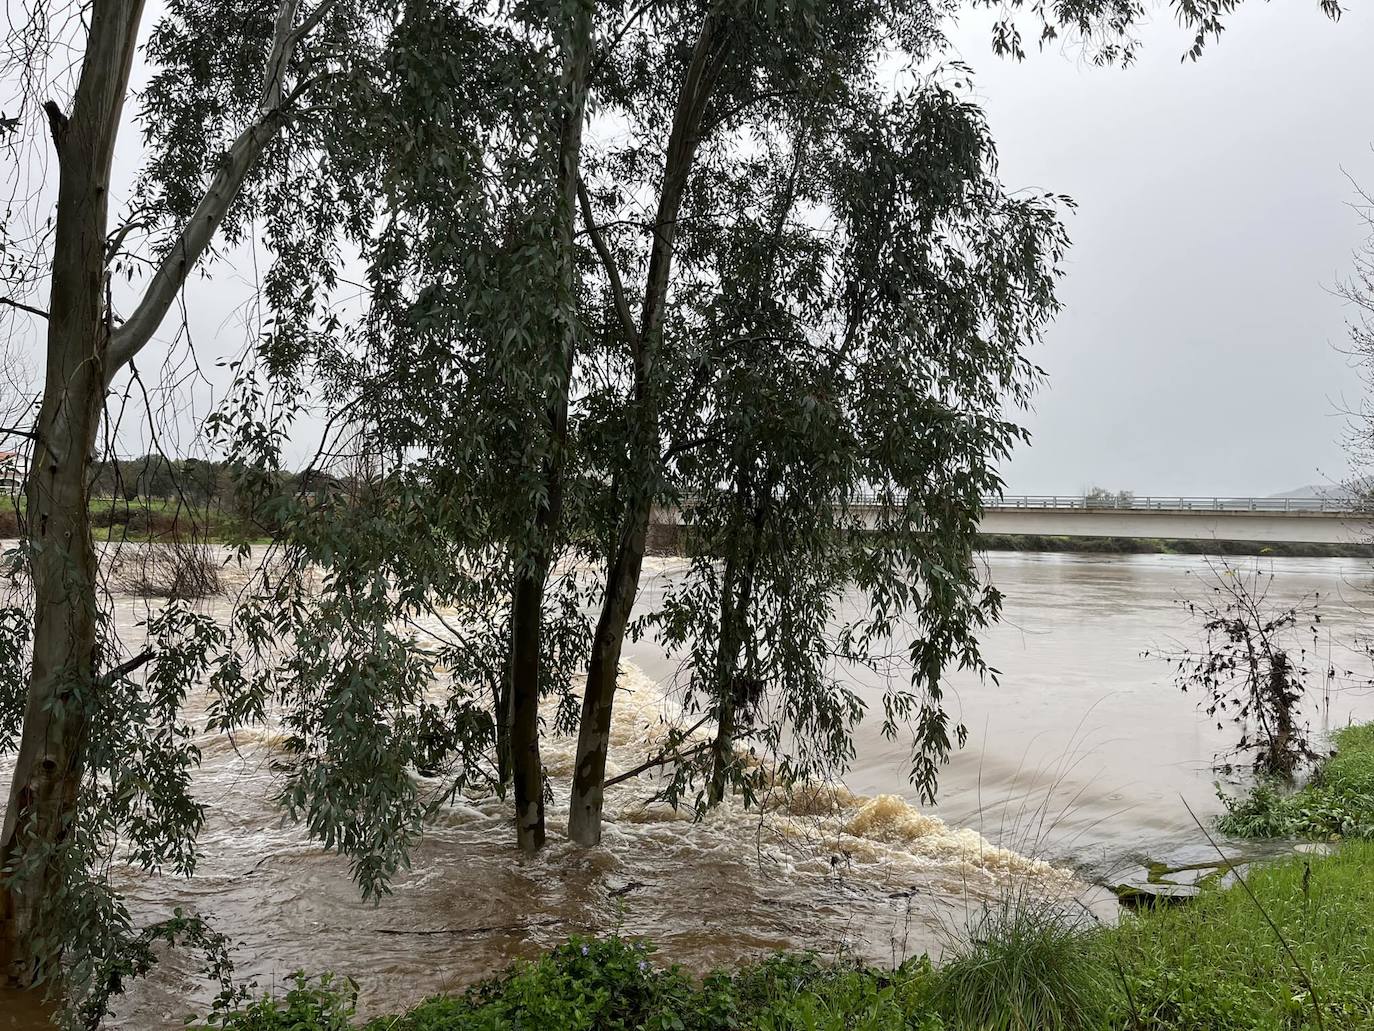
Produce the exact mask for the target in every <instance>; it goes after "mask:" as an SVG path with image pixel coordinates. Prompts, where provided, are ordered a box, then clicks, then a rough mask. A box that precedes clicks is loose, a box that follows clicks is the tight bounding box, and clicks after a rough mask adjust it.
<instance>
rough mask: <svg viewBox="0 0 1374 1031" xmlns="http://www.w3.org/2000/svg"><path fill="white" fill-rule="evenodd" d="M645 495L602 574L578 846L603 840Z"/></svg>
mask: <svg viewBox="0 0 1374 1031" xmlns="http://www.w3.org/2000/svg"><path fill="white" fill-rule="evenodd" d="M649 508H650V504H649V499H648V498H647V496H646V497H645V499H644V501H643V503H642V504H639V505H637V506H636V507H634V508H633V509H632V510H631V511H630V513H629V514H628V518H627V519H626V521H625V525H624V528H623V530H622V531H621V535H620V542H619V545H618V546H617V547H616V555H615V561H614V562H613V563H612V565H611V570H610V573H609V575H608V576H607V578H606V592H605V596H604V598H603V599H602V604H601V616H600V618H599V619H598V620H597V624H596V636H595V637H593V639H592V653H591V659H590V661H589V662H588V665H587V686H586V689H585V691H584V692H583V695H582V721H581V723H579V724H578V728H577V764H576V766H575V768H574V770H573V786H572V808H571V811H570V812H569V813H568V836H569V837H570V838H572V840H573V841H575V842H576V843H577V844H579V845H584V846H591V845H595V844H597V843H598V842H599V841H600V840H601V808H602V805H603V804H604V801H605V782H606V753H607V750H608V749H609V747H610V743H611V716H612V713H613V709H614V705H615V682H616V678H617V677H618V676H619V674H620V652H621V648H622V647H623V646H624V644H625V629H626V627H627V626H628V625H629V622H630V613H631V612H632V611H633V609H634V603H635V595H636V594H637V593H638V591H639V574H640V570H641V567H642V566H643V564H644V543H645V540H646V539H647V537H648V532H649Z"/></svg>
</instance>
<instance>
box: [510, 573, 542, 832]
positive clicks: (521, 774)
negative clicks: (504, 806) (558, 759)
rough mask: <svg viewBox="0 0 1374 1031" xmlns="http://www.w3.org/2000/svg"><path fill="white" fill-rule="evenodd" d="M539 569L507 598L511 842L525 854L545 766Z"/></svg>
mask: <svg viewBox="0 0 1374 1031" xmlns="http://www.w3.org/2000/svg"><path fill="white" fill-rule="evenodd" d="M543 603H544V577H543V575H542V570H537V571H534V572H532V573H529V574H526V575H520V576H519V577H518V579H517V580H516V583H515V595H514V597H513V598H512V600H511V725H510V764H511V774H512V777H513V780H514V783H515V840H516V843H517V844H518V845H519V846H520V850H521V851H522V852H524V853H525V854H526V855H533V854H534V853H536V852H538V851H539V850H540V849H541V848H543V847H544V765H543V762H542V761H541V760H540V757H539V635H540V621H541V620H540V617H541V615H542V608H543Z"/></svg>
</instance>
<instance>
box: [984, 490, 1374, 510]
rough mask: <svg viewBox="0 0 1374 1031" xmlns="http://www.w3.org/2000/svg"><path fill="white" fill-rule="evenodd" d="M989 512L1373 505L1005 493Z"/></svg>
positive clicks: (991, 501)
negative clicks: (1038, 509)
mask: <svg viewBox="0 0 1374 1031" xmlns="http://www.w3.org/2000/svg"><path fill="white" fill-rule="evenodd" d="M983 506H984V507H985V508H989V509H1028V508H1030V509H1034V508H1044V509H1059V510H1064V509H1081V510H1097V509H1104V510H1112V509H1119V510H1124V511H1131V512H1370V511H1374V504H1371V502H1369V501H1366V500H1364V499H1352V498H1197V497H1181V496H1160V495H1148V494H1147V495H1139V494H1135V495H1129V494H1127V495H1115V494H1113V495H1105V496H1101V497H1098V496H1088V497H1083V496H1081V495H1064V494H1018V495H1013V494H1008V495H1006V496H1003V497H988V498H984V499H983Z"/></svg>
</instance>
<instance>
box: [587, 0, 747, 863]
mask: <svg viewBox="0 0 1374 1031" xmlns="http://www.w3.org/2000/svg"><path fill="white" fill-rule="evenodd" d="M729 49H730V39H729V35H728V33H727V32H726V30H725V27H724V25H723V24H722V22H721V20H720V19H719V17H718V16H716V15H709V16H708V17H707V18H706V19H705V21H704V22H703V23H702V26H701V31H700V32H699V33H698V35H697V41H696V45H695V47H694V48H693V51H692V58H691V61H690V62H689V64H688V67H687V71H686V74H685V76H684V77H683V82H682V86H681V88H680V89H679V91H678V101H677V107H676V110H675V111H674V114H673V126H672V131H671V134H670V135H669V138H668V149H667V159H666V162H665V164H664V169H663V185H662V187H661V188H660V191H659V201H658V212H657V217H656V218H655V219H654V242H653V247H652V250H651V251H650V254H649V268H648V273H647V276H646V278H645V290H644V305H643V310H642V312H641V318H640V327H639V331H638V333H637V334H636V339H634V340H631V341H630V344H631V346H632V347H633V348H634V358H635V363H634V365H635V410H634V414H633V422H632V426H633V428H632V431H631V432H632V434H633V436H632V438H631V441H630V456H631V467H632V471H633V474H634V475H635V484H634V486H633V487H631V488H630V491H629V494H630V496H629V498H628V499H627V500H626V502H625V509H624V512H623V514H622V516H621V522H620V526H621V529H620V536H619V539H618V542H617V545H616V549H615V553H614V555H613V556H612V559H611V563H610V570H609V572H608V573H607V577H606V590H605V595H604V597H603V598H602V603H601V615H600V617H599V619H598V620H597V625H596V635H595V637H594V638H593V640H592V653H591V660H590V662H589V663H588V667H587V684H586V689H585V691H584V693H583V696H582V721H581V723H580V724H579V726H578V733H577V755H576V762H575V765H574V769H573V785H572V805H571V809H570V811H569V814H568V835H569V836H570V837H571V838H572V840H573V841H575V842H577V843H578V844H579V845H583V846H592V845H595V844H597V843H598V842H599V841H600V840H601V810H602V806H603V805H604V802H605V781H606V752H607V748H608V747H609V744H610V733H611V717H612V714H613V709H614V706H615V684H616V678H617V677H618V675H619V673H620V654H621V650H622V648H623V646H624V643H625V631H626V628H627V627H628V625H629V622H630V615H631V613H632V612H633V611H634V603H635V595H636V594H637V593H638V590H639V575H640V571H641V568H642V566H643V564H644V546H645V541H646V540H647V538H648V533H649V514H650V511H651V509H652V507H653V499H654V495H655V493H656V492H657V484H658V480H659V476H660V468H659V466H660V464H661V461H662V458H661V455H660V442H659V428H658V398H657V396H656V391H657V385H656V383H655V371H654V366H655V364H656V362H657V358H658V348H659V345H660V342H661V339H662V336H663V323H664V319H665V316H666V313H667V297H668V283H669V276H670V273H671V271H672V262H673V247H674V242H675V240H676V238H677V220H678V215H679V213H680V212H681V210H682V201H683V197H684V195H685V193H686V190H687V182H688V179H689V177H690V176H691V173H692V166H693V163H694V161H695V160H696V152H697V145H698V144H699V143H700V133H701V128H702V124H703V121H704V116H705V112H706V107H707V104H708V103H709V101H710V99H711V93H712V91H713V89H714V88H715V83H716V80H717V79H718V77H719V75H720V72H721V68H722V66H723V63H724V61H725V60H726V58H727V56H728V54H729Z"/></svg>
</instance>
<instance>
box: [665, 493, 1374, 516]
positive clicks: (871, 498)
mask: <svg viewBox="0 0 1374 1031" xmlns="http://www.w3.org/2000/svg"><path fill="white" fill-rule="evenodd" d="M903 498H904V495H900V494H899V495H897V496H896V497H895V498H892V497H888V496H882V495H878V494H871V493H869V494H855V495H852V496H851V497H850V501H849V504H850V505H857V506H861V507H862V506H865V505H870V506H874V507H877V506H879V505H884V504H888V503H890V502H892V501H896V502H898V503H901V501H902V500H903ZM694 500H695V495H688V496H687V497H684V498H683V499H682V503H683V504H684V505H690V504H691V503H692V502H693V501H694ZM982 502H983V507H984V508H985V509H989V510H992V511H1009V510H1011V511H1015V510H1019V509H1041V510H1046V511H1051V510H1053V511H1089V512H1097V511H1105V512H1110V511H1113V510H1116V511H1122V512H1275V513H1284V512H1291V513H1302V512H1329V513H1331V514H1333V515H1356V514H1359V515H1369V516H1374V499H1368V500H1366V499H1364V498H1195V497H1184V496H1179V495H1154V494H1147V495H1141V494H1108V495H1101V496H1093V495H1088V496H1083V495H1076V494H1007V495H1002V496H990V497H985V498H983V499H982Z"/></svg>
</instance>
